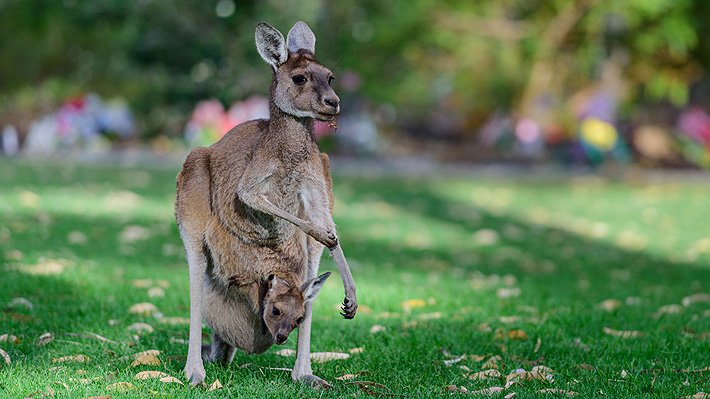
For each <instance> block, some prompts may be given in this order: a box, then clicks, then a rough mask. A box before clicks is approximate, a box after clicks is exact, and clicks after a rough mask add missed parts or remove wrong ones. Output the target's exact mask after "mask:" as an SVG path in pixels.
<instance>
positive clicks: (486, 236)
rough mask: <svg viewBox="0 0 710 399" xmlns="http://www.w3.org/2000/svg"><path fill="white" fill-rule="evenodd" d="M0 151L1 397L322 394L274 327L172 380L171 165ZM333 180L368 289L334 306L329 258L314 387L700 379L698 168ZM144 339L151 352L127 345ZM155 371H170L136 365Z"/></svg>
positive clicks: (702, 229) (532, 387)
mask: <svg viewBox="0 0 710 399" xmlns="http://www.w3.org/2000/svg"><path fill="white" fill-rule="evenodd" d="M0 167H1V168H2V170H3V172H6V173H3V174H2V175H0V187H2V189H1V190H0V276H1V278H0V307H2V309H4V312H2V313H0V349H2V350H3V351H4V352H5V354H6V355H7V356H8V358H9V359H10V360H9V364H8V362H7V361H6V360H5V357H4V356H0V396H3V395H5V396H8V397H26V396H28V395H31V394H33V393H35V392H38V391H42V392H45V393H46V392H47V389H48V388H51V390H52V391H53V392H54V394H55V396H56V397H76V398H82V397H90V396H102V395H104V396H105V395H112V396H113V397H136V398H138V397H146V396H158V397H170V396H173V397H195V398H197V397H200V398H202V397H225V396H238V397H277V396H278V397H293V398H303V397H314V396H318V395H321V394H319V393H317V392H313V391H311V390H310V389H309V388H306V387H302V386H299V385H296V384H293V383H292V382H291V380H290V375H289V373H288V372H287V371H284V370H282V369H287V368H289V367H292V365H293V358H292V357H288V356H279V355H277V354H276V352H277V351H279V350H281V349H284V347H274V348H273V349H270V350H269V351H267V353H265V354H263V355H259V356H247V355H244V354H242V353H238V354H237V356H236V359H235V363H234V364H232V365H231V366H229V367H227V368H224V367H221V366H216V365H208V366H207V382H208V385H211V384H213V383H215V381H219V383H220V384H221V385H222V388H219V389H215V390H209V387H205V388H197V389H194V388H189V387H187V386H185V385H183V384H184V383H185V382H186V381H185V380H184V377H183V374H182V367H183V366H184V362H185V358H184V356H185V355H186V351H187V345H186V342H187V332H188V327H187V317H188V308H189V298H188V282H187V265H186V262H185V260H184V257H183V250H182V246H181V243H180V239H179V236H178V232H177V228H176V227H175V223H174V220H173V215H172V204H173V196H174V190H175V183H174V179H175V174H176V173H177V170H178V168H179V166H178V165H175V166H174V167H143V168H119V167H113V166H106V165H104V166H98V165H68V164H61V163H60V164H48V163H39V162H29V161H11V160H2V161H0ZM334 181H335V184H334V188H335V195H336V202H337V205H336V208H335V220H336V223H337V224H338V230H339V234H340V239H341V242H342V245H343V249H344V251H345V255H346V257H347V258H348V261H349V263H350V265H351V268H352V270H353V274H354V276H355V280H356V284H357V287H358V301H359V303H360V304H361V307H360V309H359V312H358V314H357V316H356V318H355V319H354V320H352V321H350V320H343V319H342V318H341V317H340V316H339V315H338V305H339V304H340V303H341V301H342V297H343V291H342V285H341V284H340V282H339V279H337V278H332V279H330V280H329V281H327V283H326V286H325V288H324V289H323V290H322V292H321V294H320V296H319V297H318V299H317V300H316V303H315V315H316V316H315V320H314V326H313V342H312V346H313V351H314V352H332V353H341V354H347V355H348V356H347V357H346V356H341V355H338V356H335V355H328V356H326V359H328V360H329V361H326V362H323V363H314V370H315V372H316V373H317V374H318V375H319V376H321V377H323V378H325V379H326V380H328V381H330V382H331V383H333V384H334V386H335V390H334V391H333V392H330V393H326V394H324V395H323V396H324V397H352V396H353V395H356V396H357V395H360V396H367V395H369V394H375V395H381V396H386V397H395V396H396V397H398V396H397V395H404V396H406V397H439V396H441V395H442V394H447V395H448V394H452V395H460V396H463V395H468V394H469V393H470V392H479V393H480V394H486V393H487V392H498V393H495V395H498V397H504V396H506V395H510V394H512V393H516V395H517V396H518V397H536V396H537V397H547V396H551V395H557V396H561V395H569V394H570V392H576V393H578V397H603V396H607V395H608V396H613V397H658V398H667V397H684V396H689V395H694V394H696V393H697V392H699V391H703V390H705V391H706V392H707V391H710V388H709V386H708V384H707V381H708V380H707V378H708V377H709V375H708V374H710V372H709V371H708V370H706V368H707V367H708V366H709V365H710V350H708V348H709V346H708V345H710V295H708V294H709V293H710V288H708V287H709V286H708V284H707V282H708V281H710V244H708V242H709V241H708V240H710V228H708V226H707V220H706V218H704V216H705V214H706V211H707V209H709V208H710V207H709V205H710V197H708V196H707V195H705V193H706V192H707V189H708V188H709V187H708V186H707V185H705V186H703V185H698V184H690V183H688V184H682V183H677V184H655V185H652V186H645V185H638V184H626V183H618V182H617V183H606V182H603V181H599V180H594V181H580V180H571V181H562V182H559V183H554V184H553V183H550V182H549V181H548V182H545V183H539V182H535V181H530V180H529V179H528V180H526V181H516V180H515V179H513V178H506V179H495V180H493V179H487V178H484V177H477V178H442V177H438V176H431V177H421V178H395V177H381V178H354V177H345V176H338V175H337V174H336V175H335V176H334ZM321 268H322V269H323V271H326V270H335V266H334V264H333V262H332V260H331V259H329V258H328V257H327V256H324V258H323V262H322V263H321ZM146 304H149V305H146ZM136 305H138V306H136ZM205 332H206V333H207V332H208V331H207V330H206V331H205ZM3 334H7V335H6V336H5V339H3V338H2V337H3ZM46 334H49V335H46ZM11 336H14V337H15V339H12V338H11ZM41 337H44V338H41ZM98 337H100V338H98ZM50 338H51V339H50ZM205 339H208V337H207V336H206V337H205ZM285 348H286V349H295V340H294V339H293V338H291V340H290V341H289V342H288V343H287V344H286V345H285ZM146 351H155V352H149V353H150V354H154V362H153V363H151V362H147V363H140V362H139V363H136V364H134V362H136V356H140V355H141V354H146ZM0 355H1V353H0ZM78 355H82V357H85V359H86V361H77V359H78ZM323 356H325V355H323ZM57 359H64V360H57ZM144 360H145V359H144ZM149 360H152V361H153V358H150V359H149ZM454 360H455V361H454ZM536 367H537V368H536ZM543 367H544V368H543ZM487 370H496V371H497V373H498V374H496V373H493V372H489V371H487ZM149 371H150V372H159V373H163V374H164V375H163V374H157V373H156V374H155V375H160V376H161V377H159V378H153V377H151V378H146V379H142V378H138V379H136V378H135V377H136V375H139V373H144V374H141V375H148V374H151V373H145V372H149ZM479 373H483V374H479ZM482 375H491V376H490V378H485V379H482V378H478V377H472V376H482ZM166 376H168V377H172V378H174V379H176V380H178V381H180V382H182V383H180V382H175V381H173V380H172V379H168V381H161V380H160V378H164V377H166ZM346 376H347V377H346ZM341 377H342V378H341ZM338 378H341V379H338ZM128 384H130V385H128ZM453 387H455V388H456V390H454V388H453ZM462 387H463V388H464V389H462ZM541 391H544V392H541ZM38 395H39V396H38ZM34 397H41V394H36V395H35V396H34Z"/></svg>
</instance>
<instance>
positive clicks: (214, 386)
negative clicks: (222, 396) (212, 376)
mask: <svg viewBox="0 0 710 399" xmlns="http://www.w3.org/2000/svg"><path fill="white" fill-rule="evenodd" d="M222 388H224V387H223V386H222V383H221V382H219V380H214V382H213V383H212V385H210V389H208V391H216V390H218V389H222Z"/></svg>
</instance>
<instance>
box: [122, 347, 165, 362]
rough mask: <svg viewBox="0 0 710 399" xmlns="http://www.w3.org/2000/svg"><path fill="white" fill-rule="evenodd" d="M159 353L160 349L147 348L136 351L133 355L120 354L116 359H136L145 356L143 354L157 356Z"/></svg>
mask: <svg viewBox="0 0 710 399" xmlns="http://www.w3.org/2000/svg"><path fill="white" fill-rule="evenodd" d="M159 354H160V351H159V350H157V349H148V350H146V351H143V352H138V353H135V354H133V355H128V356H121V357H119V358H118V359H117V360H119V361H124V360H130V359H133V360H136V359H138V358H140V357H141V356H145V355H154V356H158V355H159Z"/></svg>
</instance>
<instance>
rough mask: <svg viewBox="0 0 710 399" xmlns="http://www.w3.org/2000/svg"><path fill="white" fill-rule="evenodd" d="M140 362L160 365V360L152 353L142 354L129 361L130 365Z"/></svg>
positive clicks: (139, 363)
mask: <svg viewBox="0 0 710 399" xmlns="http://www.w3.org/2000/svg"><path fill="white" fill-rule="evenodd" d="M142 364H145V365H147V366H158V365H160V360H159V359H158V356H156V355H153V354H147V355H142V356H139V357H138V358H136V360H134V361H133V363H131V367H136V366H140V365H142Z"/></svg>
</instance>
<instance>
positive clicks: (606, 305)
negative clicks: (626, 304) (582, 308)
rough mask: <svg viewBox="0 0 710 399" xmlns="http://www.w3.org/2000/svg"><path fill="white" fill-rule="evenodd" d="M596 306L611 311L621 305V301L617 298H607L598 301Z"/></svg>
mask: <svg viewBox="0 0 710 399" xmlns="http://www.w3.org/2000/svg"><path fill="white" fill-rule="evenodd" d="M597 307H598V308H599V309H601V310H605V311H607V312H613V311H615V310H616V309H619V308H620V307H621V301H620V300H618V299H607V300H604V301H601V302H599V304H598V305H597Z"/></svg>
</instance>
